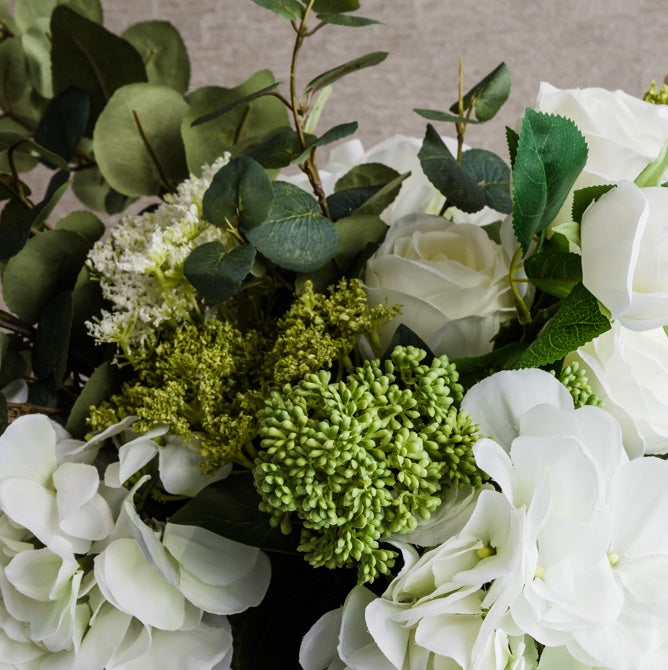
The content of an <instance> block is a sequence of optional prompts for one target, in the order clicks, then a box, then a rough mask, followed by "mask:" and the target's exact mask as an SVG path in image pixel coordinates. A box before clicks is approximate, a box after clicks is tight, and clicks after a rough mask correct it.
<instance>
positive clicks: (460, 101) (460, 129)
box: [455, 56, 470, 164]
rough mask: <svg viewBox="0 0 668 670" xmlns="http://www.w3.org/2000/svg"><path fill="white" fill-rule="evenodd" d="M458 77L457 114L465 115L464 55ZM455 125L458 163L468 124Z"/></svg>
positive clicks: (460, 59)
mask: <svg viewBox="0 0 668 670" xmlns="http://www.w3.org/2000/svg"><path fill="white" fill-rule="evenodd" d="M458 78H459V89H458V95H457V115H458V116H460V117H463V116H464V58H463V57H462V56H460V57H459V77H458ZM469 113H470V112H469ZM467 118H468V117H467ZM455 127H456V129H457V164H459V163H461V162H462V149H463V147H464V135H465V133H466V124H465V123H455Z"/></svg>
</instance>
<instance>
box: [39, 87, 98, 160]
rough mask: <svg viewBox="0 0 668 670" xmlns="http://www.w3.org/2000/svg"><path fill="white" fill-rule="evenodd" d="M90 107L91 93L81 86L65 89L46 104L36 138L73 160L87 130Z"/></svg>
mask: <svg viewBox="0 0 668 670" xmlns="http://www.w3.org/2000/svg"><path fill="white" fill-rule="evenodd" d="M89 109H90V102H89V98H88V93H86V92H85V91H82V90H80V89H78V88H68V89H66V90H64V91H63V92H62V93H59V94H58V95H57V96H56V97H55V98H53V100H51V101H50V102H49V104H48V105H47V107H46V110H45V111H44V116H43V117H42V120H41V121H40V124H39V126H38V127H37V130H36V131H35V141H36V142H37V143H38V144H40V145H41V146H43V147H44V148H45V149H48V150H49V151H52V152H53V153H55V154H58V156H60V157H61V158H62V159H63V160H65V161H70V160H71V159H72V157H73V156H74V153H75V151H76V149H77V147H78V146H79V142H80V141H81V138H82V137H83V134H84V131H85V130H86V124H87V122H88V112H89Z"/></svg>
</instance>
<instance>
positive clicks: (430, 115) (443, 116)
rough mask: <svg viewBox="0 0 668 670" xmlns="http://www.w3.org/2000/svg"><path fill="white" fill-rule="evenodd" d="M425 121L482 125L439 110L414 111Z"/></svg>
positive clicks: (473, 120) (474, 120)
mask: <svg viewBox="0 0 668 670" xmlns="http://www.w3.org/2000/svg"><path fill="white" fill-rule="evenodd" d="M413 111H414V112H417V113H418V114H419V115H420V116H421V117H422V118H423V119H429V120H430V121H445V122H446V123H480V121H477V120H476V119H467V118H466V117H465V116H457V115H456V114H448V112H439V111H438V110H437V109H413Z"/></svg>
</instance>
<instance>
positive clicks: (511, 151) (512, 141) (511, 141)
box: [506, 126, 520, 170]
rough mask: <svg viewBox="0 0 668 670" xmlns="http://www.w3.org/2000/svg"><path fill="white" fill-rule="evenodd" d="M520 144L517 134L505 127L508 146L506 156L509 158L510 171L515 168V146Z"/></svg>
mask: <svg viewBox="0 0 668 670" xmlns="http://www.w3.org/2000/svg"><path fill="white" fill-rule="evenodd" d="M519 143H520V136H519V133H517V132H515V131H514V130H513V129H512V128H510V127H509V126H506V144H507V146H508V155H509V156H510V169H511V170H512V169H513V167H514V166H515V156H516V155H517V145H518V144H519Z"/></svg>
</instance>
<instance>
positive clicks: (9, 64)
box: [0, 37, 30, 109]
mask: <svg viewBox="0 0 668 670" xmlns="http://www.w3.org/2000/svg"><path fill="white" fill-rule="evenodd" d="M0 72H2V77H3V85H2V86H0V108H2V109H15V107H16V102H17V101H18V100H20V99H21V98H23V97H24V96H25V95H26V94H28V92H29V90H30V80H29V79H28V66H27V64H26V57H25V54H24V53H23V47H22V46H21V40H20V38H19V37H8V38H6V39H4V40H3V41H2V42H1V43H0Z"/></svg>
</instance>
